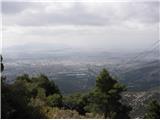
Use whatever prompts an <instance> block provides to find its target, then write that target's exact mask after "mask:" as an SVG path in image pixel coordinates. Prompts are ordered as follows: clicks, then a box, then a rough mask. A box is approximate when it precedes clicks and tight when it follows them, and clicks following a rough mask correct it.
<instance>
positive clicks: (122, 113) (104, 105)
mask: <svg viewBox="0 0 160 120" xmlns="http://www.w3.org/2000/svg"><path fill="white" fill-rule="evenodd" d="M125 90H126V88H125V86H123V85H121V84H120V83H118V82H117V81H116V80H115V79H113V78H112V77H111V76H110V75H109V73H108V71H107V70H106V69H103V70H102V71H101V72H100V74H99V75H98V77H97V80H96V87H95V89H94V91H93V92H91V93H90V98H89V100H90V104H89V105H88V106H87V107H86V108H87V109H89V110H90V111H91V112H96V113H100V114H103V115H104V116H105V118H129V112H130V111H131V108H130V107H129V106H126V105H123V104H122V103H121V98H122V97H121V93H122V92H123V91H125Z"/></svg>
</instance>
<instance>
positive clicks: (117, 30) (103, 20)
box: [2, 1, 160, 52]
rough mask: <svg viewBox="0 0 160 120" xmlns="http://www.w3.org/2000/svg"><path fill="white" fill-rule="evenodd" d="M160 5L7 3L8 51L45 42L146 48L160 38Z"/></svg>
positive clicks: (94, 47) (105, 48)
mask: <svg viewBox="0 0 160 120" xmlns="http://www.w3.org/2000/svg"><path fill="white" fill-rule="evenodd" d="M158 7H159V3H158V2H155V1H154V2H105V3H103V2H98V3H97V2H96V3H94V2H93V3H88V2H4V1H3V2H2V25H3V26H2V28H3V30H2V34H3V36H2V38H3V48H4V49H6V48H8V47H9V48H14V46H22V47H24V49H25V48H26V49H27V47H29V46H28V45H32V46H33V45H35V46H36V44H44V45H46V46H45V47H47V45H50V46H51V45H53V46H54V47H55V46H56V47H59V46H68V47H69V48H72V49H73V50H75V49H79V50H84V51H85V50H86V51H98V50H99V51H109V52H112V51H127V52H129V51H132V52H133V51H135V52H137V51H141V50H145V49H146V48H148V47H149V46H151V45H152V44H153V43H155V42H156V41H158V39H159V38H158V37H159V35H158V34H159V33H158V29H159V26H158V24H159V23H160V21H159V18H158V16H159V11H158ZM144 11H145V12H144ZM25 45H26V46H25ZM41 48H42V46H41V47H40V49H41Z"/></svg>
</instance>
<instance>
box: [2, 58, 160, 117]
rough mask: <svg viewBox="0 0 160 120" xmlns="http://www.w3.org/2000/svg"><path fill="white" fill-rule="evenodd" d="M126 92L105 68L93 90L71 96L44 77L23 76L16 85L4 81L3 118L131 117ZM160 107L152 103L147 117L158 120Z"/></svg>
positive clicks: (16, 81) (17, 80)
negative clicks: (124, 98) (123, 97)
mask: <svg viewBox="0 0 160 120" xmlns="http://www.w3.org/2000/svg"><path fill="white" fill-rule="evenodd" d="M1 65H3V63H2V57H1ZM3 69H4V67H3V66H1V70H2V71H3ZM1 79H2V77H1ZM125 90H126V88H125V86H123V85H121V84H120V83H119V82H118V81H116V80H115V79H113V78H112V77H111V76H110V75H109V73H108V71H107V70H106V69H103V70H102V71H101V72H100V74H99V75H98V77H97V80H96V86H95V87H94V89H93V90H90V91H88V93H77V94H73V95H70V96H62V94H61V92H60V90H59V88H58V87H57V86H56V85H55V83H54V81H53V80H49V79H48V77H47V76H45V75H43V74H40V75H38V76H36V77H30V76H29V75H27V74H24V75H21V76H18V77H17V79H16V80H15V82H14V83H13V84H7V83H5V81H3V82H2V84H1V91H2V94H1V100H2V106H1V108H2V109H1V110H2V111H1V115H2V116H1V117H2V118H52V119H54V118H67V119H68V118H130V117H129V112H130V111H131V107H129V106H126V105H124V104H122V101H121V100H122V97H121V93H122V92H124V91H125ZM159 108H160V105H159V104H158V103H157V102H155V101H153V102H152V103H151V104H150V107H149V109H148V113H146V115H145V118H159V116H158V115H159V110H160V109H159Z"/></svg>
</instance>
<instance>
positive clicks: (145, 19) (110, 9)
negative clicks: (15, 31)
mask: <svg viewBox="0 0 160 120" xmlns="http://www.w3.org/2000/svg"><path fill="white" fill-rule="evenodd" d="M117 5H118V6H117ZM48 6H49V7H50V8H51V9H49V10H48V11H47V8H48ZM52 7H53V8H54V7H56V4H54V3H52V4H51V5H50V4H47V3H46V4H41V3H31V2H23V3H22V2H3V4H2V12H3V13H4V20H5V21H6V22H5V23H6V24H9V25H12V24H14V25H15V24H16V25H20V26H47V25H48V26H49V25H98V26H103V25H112V24H121V23H123V22H125V21H132V22H139V23H142V24H145V23H157V22H159V18H158V17H159V11H158V9H159V3H158V2H143V3H138V2H137V3H129V2H126V3H118V2H117V3H103V4H101V5H100V6H98V7H97V6H96V5H92V3H74V4H72V5H71V6H70V7H67V8H66V7H64V6H61V5H59V6H58V7H59V8H55V9H52ZM61 7H62V8H61ZM90 8H91V10H90ZM16 13H18V14H17V15H12V16H11V15H10V16H6V14H16Z"/></svg>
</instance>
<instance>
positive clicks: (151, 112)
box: [144, 100, 160, 119]
mask: <svg viewBox="0 0 160 120" xmlns="http://www.w3.org/2000/svg"><path fill="white" fill-rule="evenodd" d="M144 118H146V119H159V118H160V104H159V103H158V102H157V101H156V100H153V101H151V102H150V103H149V104H148V106H147V112H146V114H145V117H144Z"/></svg>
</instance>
